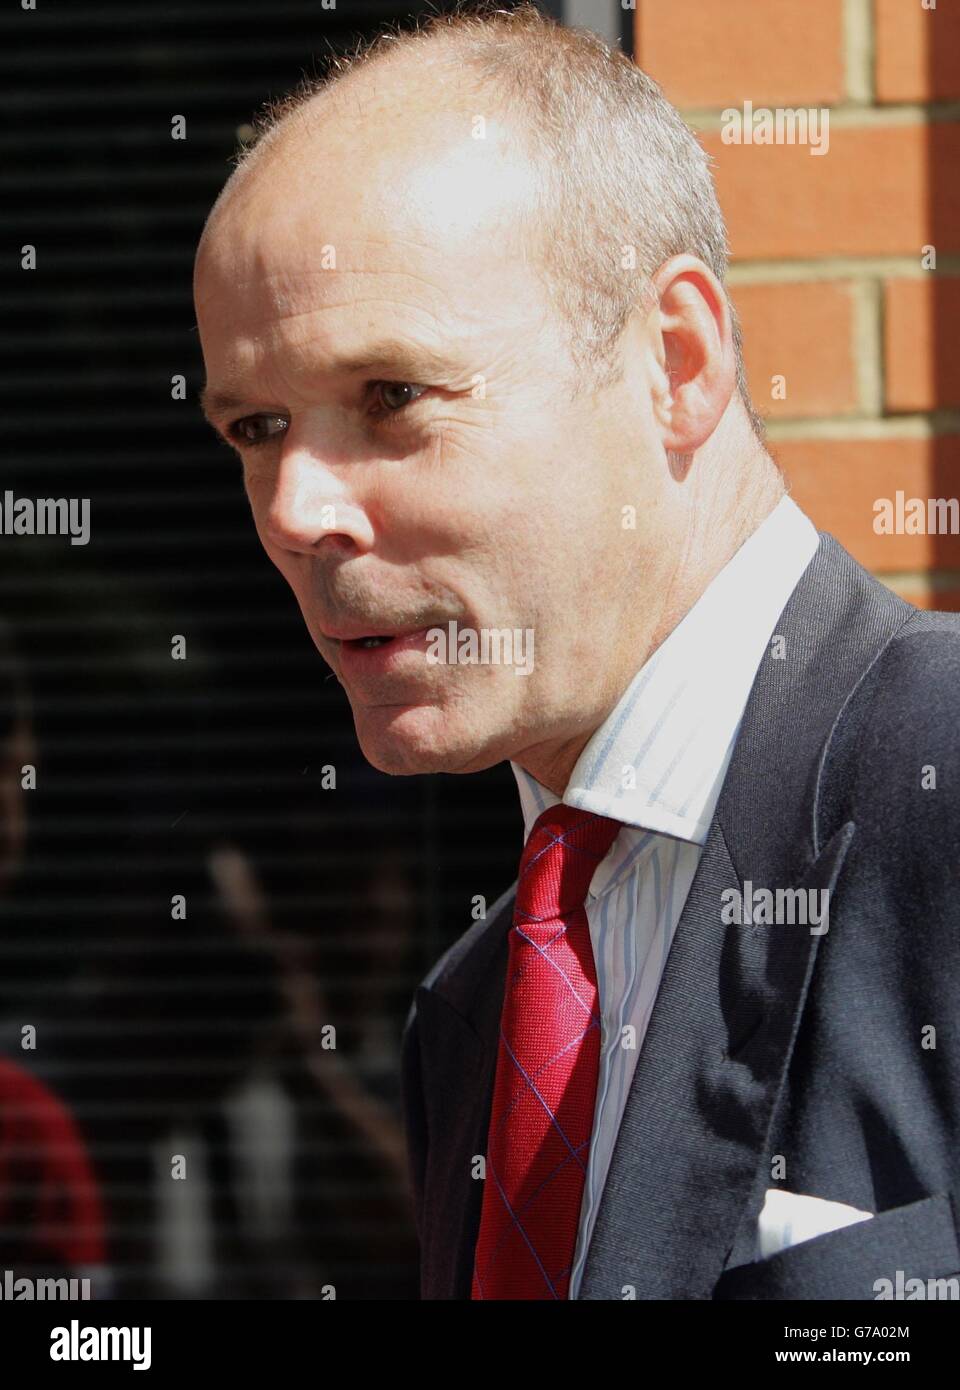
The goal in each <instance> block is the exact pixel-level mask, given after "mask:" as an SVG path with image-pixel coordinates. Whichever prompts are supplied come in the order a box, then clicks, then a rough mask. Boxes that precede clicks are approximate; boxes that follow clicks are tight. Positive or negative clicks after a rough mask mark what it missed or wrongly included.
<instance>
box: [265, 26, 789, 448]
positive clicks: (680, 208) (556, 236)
mask: <svg viewBox="0 0 960 1390" xmlns="http://www.w3.org/2000/svg"><path fill="white" fill-rule="evenodd" d="M402 55H406V56H408V57H412V58H414V59H416V58H417V56H418V55H422V56H428V55H429V56H434V55H436V56H438V57H443V56H449V57H450V58H452V59H453V60H454V61H455V62H456V64H457V65H458V68H459V69H460V70H461V71H463V70H466V71H467V72H468V73H469V74H471V75H472V76H473V77H475V78H476V79H478V80H479V83H480V85H481V86H482V87H484V88H485V89H487V90H489V91H490V92H491V93H492V95H493V96H494V98H495V99H498V100H499V102H500V105H501V107H502V108H503V109H504V110H505V111H506V113H507V114H508V115H509V114H511V113H513V114H515V115H517V116H518V117H519V120H518V123H517V129H518V133H519V135H520V137H521V139H522V140H523V141H524V143H525V146H526V148H527V150H528V152H529V154H530V156H531V158H532V160H533V163H534V167H536V168H537V169H538V170H539V171H540V172H541V175H542V178H541V187H540V188H539V189H538V195H539V196H538V197H537V198H536V199H535V200H534V202H533V203H532V204H531V205H530V206H529V207H527V208H526V209H524V210H523V211H522V212H521V214H520V219H521V222H522V223H524V224H525V225H526V226H528V227H529V235H530V236H531V237H533V238H534V240H533V242H532V243H531V245H533V246H537V247H538V248H539V254H538V259H539V264H540V267H541V270H542V273H543V276H544V282H545V285H546V288H547V290H548V293H549V294H550V296H551V300H552V302H553V303H554V305H555V307H556V309H557V311H558V313H559V315H560V321H561V322H562V323H565V324H566V325H567V328H568V342H569V351H570V356H571V360H572V362H573V363H574V364H575V365H576V367H577V369H578V370H579V371H581V372H582V373H584V376H585V379H586V380H585V384H586V385H587V386H588V387H589V389H593V390H597V389H600V388H602V387H603V386H605V385H608V384H610V383H612V382H613V381H615V380H616V379H618V376H619V365H618V361H617V354H616V345H617V343H618V341H619V339H620V336H621V334H622V332H623V329H624V327H625V326H626V324H627V321H628V319H629V317H630V315H631V313H632V311H633V310H634V309H635V308H636V307H637V306H638V305H639V304H640V303H642V302H643V299H644V296H645V295H646V294H648V293H649V290H650V276H651V275H652V274H653V272H654V271H656V269H657V268H658V267H659V266H660V265H662V264H663V262H664V261H666V260H668V259H669V258H670V257H671V256H675V255H679V254H681V253H685V252H686V253H690V254H691V255H694V256H697V257H698V258H699V259H700V260H702V261H703V262H704V263H705V264H706V265H707V266H709V268H710V269H711V270H712V271H713V273H714V275H715V276H716V277H717V279H718V280H719V281H720V283H721V284H722V285H723V284H724V281H725V275H726V268H727V260H728V256H729V247H728V244H727V233H726V227H725V225H724V220H723V215H722V213H721V211H720V205H719V203H718V201H717V195H716V190H715V188H714V184H713V178H712V175H711V170H710V157H709V156H708V154H707V153H706V151H705V150H704V149H703V147H702V145H701V144H700V143H699V141H698V140H697V138H696V136H695V135H694V134H693V132H692V131H691V130H690V129H689V127H688V126H687V125H686V123H685V122H684V120H683V118H682V117H681V116H680V114H679V112H678V111H677V110H676V108H675V107H674V106H672V105H671V103H670V102H669V101H668V100H667V99H666V97H665V96H664V95H663V92H662V91H661V89H660V87H659V86H658V84H657V83H656V82H655V81H654V80H653V79H652V78H651V77H649V76H648V75H647V74H646V73H645V72H643V71H642V70H641V69H640V68H639V67H638V66H637V65H636V63H634V62H633V61H632V60H631V59H630V58H628V57H627V55H626V54H625V53H623V52H622V51H621V50H620V49H619V48H613V47H611V46H610V45H609V44H607V43H605V42H604V40H603V39H601V38H600V37H599V35H597V34H595V33H593V32H592V31H590V30H587V29H580V28H571V27H568V26H565V25H563V24H561V23H559V22H558V21H557V20H555V19H553V18H551V17H550V16H549V15H546V14H544V13H543V12H542V11H540V10H539V9H538V8H537V7H536V5H535V4H532V3H529V0H525V3H521V4H519V5H518V6H517V7H516V8H514V9H504V8H502V7H497V5H496V0H480V3H470V4H469V5H466V6H460V7H458V8H457V9H455V10H453V11H450V12H448V13H446V14H433V15H429V16H426V17H419V18H418V19H417V20H416V21H415V22H414V25H413V27H412V28H409V29H404V30H400V29H399V28H398V29H383V30H381V31H380V32H378V33H377V34H376V35H375V36H374V37H373V38H372V39H370V40H366V41H364V40H360V41H359V42H358V43H357V45H356V48H355V49H354V51H353V52H350V53H347V54H335V55H333V56H332V58H331V61H330V65H329V69H328V71H327V72H326V74H325V75H324V76H322V77H319V78H310V79H305V80H304V81H303V82H302V83H301V84H300V86H299V87H298V88H297V89H296V90H295V91H294V92H292V93H290V94H289V95H288V96H285V97H282V98H280V99H279V100H275V101H272V102H270V103H268V104H267V105H266V107H265V108H264V110H263V111H262V112H261V113H260V115H259V116H258V117H257V118H256V120H255V123H254V137H255V138H254V141H253V142H251V143H250V144H249V145H248V146H247V148H246V149H245V150H244V151H242V152H241V155H240V157H239V160H238V168H239V167H241V166H242V165H243V164H245V163H246V162H248V160H249V159H250V157H251V155H252V154H253V153H254V152H255V151H259V152H260V153H262V152H264V149H265V147H266V146H268V145H269V144H270V143H271V142H272V138H273V137H275V136H277V135H278V134H279V131H280V127H281V125H283V124H284V123H285V122H286V120H287V118H288V117H290V116H291V115H293V113H294V112H297V111H299V110H300V108H301V107H303V106H304V105H305V104H306V103H307V102H308V101H310V100H311V99H312V98H313V97H316V96H319V95H320V93H322V92H325V91H329V90H330V89H331V88H332V87H333V86H334V85H335V84H336V83H338V82H340V81H342V80H343V79H344V78H346V77H347V76H349V75H350V74H351V73H354V72H357V71H359V70H360V69H362V68H366V67H368V66H369V65H371V64H372V63H376V62H382V61H384V60H389V59H390V58H393V57H395V56H402ZM728 305H729V310H730V316H731V320H732V330H733V342H734V350H735V354H736V363H737V387H738V390H739V394H740V397H741V399H742V401H743V404H744V407H745V409H746V412H747V415H748V418H749V420H750V424H751V427H752V428H753V431H754V433H755V434H756V436H757V438H758V439H759V440H760V441H761V442H762V441H763V439H764V434H765V431H764V426H763V422H762V420H761V419H760V417H759V415H758V414H757V412H756V410H755V408H754V406H753V404H752V402H751V399H750V394H749V391H748V388H747V381H746V372H745V368H744V362H743V347H742V335H741V330H740V323H739V319H738V317H737V313H736V310H735V308H734V306H733V304H732V303H731V302H730V300H729V295H728Z"/></svg>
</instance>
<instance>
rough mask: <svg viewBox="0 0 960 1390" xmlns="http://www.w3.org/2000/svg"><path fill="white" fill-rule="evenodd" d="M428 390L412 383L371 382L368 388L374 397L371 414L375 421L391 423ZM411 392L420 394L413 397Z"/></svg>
mask: <svg viewBox="0 0 960 1390" xmlns="http://www.w3.org/2000/svg"><path fill="white" fill-rule="evenodd" d="M427 389H428V388H427V387H426V386H417V385H416V384H415V383H414V382H411V381H371V382H370V385H369V387H368V390H369V392H370V394H371V395H372V397H373V405H372V406H371V408H370V414H371V415H372V416H373V417H374V419H375V420H388V421H389V419H390V418H392V417H393V416H396V415H399V414H400V413H401V412H402V411H403V410H404V409H405V408H406V407H407V406H408V405H413V404H414V402H415V401H418V400H419V399H420V396H422V395H423V394H424V392H425V391H426V390H427ZM410 392H417V393H418V394H417V395H413V396H411V395H410Z"/></svg>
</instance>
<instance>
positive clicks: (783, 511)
mask: <svg viewBox="0 0 960 1390" xmlns="http://www.w3.org/2000/svg"><path fill="white" fill-rule="evenodd" d="M818 542H819V538H818V535H817V531H816V528H815V527H814V525H813V523H812V522H811V521H810V520H809V518H808V517H807V516H806V515H805V514H804V513H803V512H802V511H801V510H800V509H799V507H798V506H797V505H796V503H795V502H794V501H793V500H792V499H791V498H790V497H789V496H784V497H782V498H781V499H780V501H779V502H778V503H777V505H776V507H775V508H774V509H773V511H772V512H771V513H770V515H769V516H768V517H767V518H766V520H765V521H764V522H762V524H761V525H760V526H759V527H758V528H757V530H756V531H754V532H753V534H752V535H751V536H750V537H749V538H748V539H747V540H746V541H745V542H744V544H743V545H742V546H741V547H740V549H739V550H738V551H737V552H736V554H735V555H734V556H733V557H732V558H731V559H730V560H729V561H728V562H727V564H726V565H725V566H724V568H723V569H722V570H721V571H720V572H719V573H718V574H717V575H716V576H715V577H714V579H713V580H712V581H711V583H710V584H709V585H708V586H707V588H706V589H705V590H704V592H703V593H702V594H701V596H700V598H699V599H698V600H697V602H696V603H695V604H694V605H693V607H692V608H691V609H690V611H689V612H688V613H687V614H686V616H685V617H684V618H683V619H682V620H681V622H680V623H678V624H677V626H676V627H675V628H674V630H673V631H672V632H671V633H670V634H669V636H668V637H667V638H666V639H665V640H664V641H663V642H662V643H661V645H660V646H659V647H658V648H657V650H656V651H655V652H654V653H653V655H652V656H651V657H650V658H649V660H648V661H646V662H645V663H644V664H643V666H642V667H641V668H640V670H639V671H638V672H637V674H636V675H635V676H634V678H633V680H632V681H631V682H630V685H629V686H628V687H627V689H626V691H625V692H624V694H623V696H622V698H621V699H620V701H619V703H618V704H617V705H616V707H615V708H614V709H613V710H612V711H611V713H610V714H609V716H608V717H607V719H605V720H604V722H603V724H601V726H600V728H599V729H597V731H596V733H595V734H594V735H593V737H592V738H591V739H590V741H589V743H588V744H587V745H586V747H585V748H584V750H583V752H582V754H581V755H580V758H579V759H578V761H577V763H576V766H575V767H574V769H573V772H572V773H571V775H570V781H569V782H568V784H567V787H566V790H565V791H564V794H563V801H564V802H565V803H566V804H567V805H568V806H579V807H581V808H582V809H583V810H586V811H594V812H596V813H597V815H601V816H610V817H612V818H613V819H615V820H619V821H622V822H623V829H622V830H621V831H620V832H619V834H618V835H617V838H616V840H614V842H613V846H612V848H611V849H610V852H609V854H608V855H607V856H606V858H605V859H604V860H603V862H602V863H601V864H599V865H598V867H597V869H596V872H595V873H594V875H593V878H592V880H591V883H590V889H589V892H588V894H587V898H586V904H585V905H586V909H587V920H588V922H589V925H590V937H591V941H592V943H593V954H594V959H595V961H596V966H597V984H598V989H599V996H600V1012H601V1018H602V1035H601V1037H602V1041H601V1054H600V1073H599V1078H598V1082H597V1099H596V1108H595V1111H594V1127H593V1135H592V1138H591V1143H590V1156H589V1162H588V1165H587V1177H586V1183H585V1185H584V1192H583V1202H582V1205H581V1208H580V1224H579V1229H578V1235H577V1246H576V1251H575V1254H574V1264H573V1270H572V1272H571V1277H570V1288H569V1297H570V1298H576V1296H577V1292H578V1290H579V1287H580V1280H581V1277H582V1274H583V1264H584V1259H585V1257H586V1252H587V1247H588V1245H589V1242H590V1237H591V1235H592V1232H593V1226H594V1222H595V1220H596V1214H597V1207H598V1205H599V1200H600V1194H601V1193H602V1191H603V1185H604V1182H605V1181H606V1176H607V1171H608V1169H609V1166H610V1159H611V1156H612V1153H613V1146H614V1142H615V1140H616V1137H617V1131H618V1130H619V1128H620V1121H621V1119H622V1118H623V1111H624V1107H625V1105H626V1101H627V1094H628V1092H629V1089H630V1083H631V1081H632V1079H633V1073H634V1069H635V1067H636V1062H637V1056H638V1054H639V1051H640V1048H641V1046H642V1044H643V1039H644V1036H645V1034H646V1030H647V1024H648V1023H649V1020H650V1014H651V1011H652V1009H653V1005H654V1001H655V999H656V996H657V990H658V989H659V986H660V979H661V976H662V974H663V968H664V965H665V964H666V959H667V955H668V953H669V950H670V946H671V943H672V941H673V934H674V931H675V930H676V926H677V922H678V921H679V920H680V914H681V912H682V911H683V906H684V903H685V902H686V898H687V894H688V892H689V890H690V885H691V883H692V881H693V876H694V873H695V871H696V868H697V864H698V863H699V860H700V855H701V853H702V851H703V845H704V843H705V841H706V838H707V831H708V829H709V826H710V821H711V819H712V817H713V812H714V808H715V807H716V804H717V800H718V798H719V795H720V788H721V786H722V785H723V779H724V777H725V775H726V771H727V767H728V766H729V763H730V758H731V755H732V753H733V748H734V744H735V743H736V739H737V734H738V732H739V729H740V721H741V719H742V717H743V711H744V708H745V706H746V703H747V698H748V696H749V694H750V689H751V686H752V685H753V681H754V677H755V676H756V673H757V669H758V667H759V665H760V662H761V661H762V660H763V659H764V656H765V654H767V653H768V652H769V653H770V655H771V657H774V656H776V655H777V652H776V650H775V648H774V647H773V645H772V644H773V639H774V638H775V636H776V622H777V619H778V617H779V616H780V614H781V613H782V611H783V609H784V607H785V606H786V603H787V600H788V599H789V597H790V594H791V593H792V592H793V589H794V588H795V586H796V584H797V581H798V580H799V578H800V576H801V574H802V573H803V571H804V570H805V569H806V567H807V565H808V564H809V562H810V560H811V559H812V558H813V554H814V551H815V550H816V548H817V545H818ZM787 655H788V654H787ZM510 766H511V767H512V768H513V771H514V775H515V777H516V779H517V786H518V789H519V792H520V804H521V808H522V811H523V821H524V840H526V838H527V836H528V835H529V834H530V831H531V829H532V828H533V824H534V822H535V821H536V819H537V817H538V816H539V815H540V813H541V812H542V811H544V810H546V808H547V807H548V806H553V805H555V804H556V803H557V802H558V801H559V800H560V798H559V797H557V796H555V795H554V794H553V793H552V792H551V791H549V790H548V789H547V788H546V787H544V786H542V785H541V784H540V783H539V782H538V781H537V780H536V779H535V778H534V777H531V776H530V774H529V773H528V772H525V771H524V769H523V768H522V767H520V766H519V765H518V764H517V763H514V762H511V764H510ZM628 1028H631V1029H632V1030H633V1033H632V1035H631V1034H628V1033H625V1030H626V1029H628ZM624 1037H627V1038H629V1039H630V1041H631V1042H632V1046H624V1045H622V1044H621V1040H622V1039H623V1038H624Z"/></svg>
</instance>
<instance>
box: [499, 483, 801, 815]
mask: <svg viewBox="0 0 960 1390" xmlns="http://www.w3.org/2000/svg"><path fill="white" fill-rule="evenodd" d="M785 493H786V485H785V483H784V481H783V478H782V476H781V475H780V473H779V472H778V471H776V470H775V468H774V467H773V465H772V464H771V468H770V470H769V471H768V470H764V475H763V476H762V477H761V478H760V479H754V480H752V482H751V485H750V491H749V497H748V498H744V499H743V501H744V502H745V503H746V505H742V506H739V505H738V506H736V507H734V508H732V509H729V510H728V511H727V516H726V522H725V524H723V525H722V526H721V527H720V529H719V531H718V530H717V529H716V527H713V528H712V529H711V526H710V523H709V519H708V518H709V508H706V507H702V506H701V507H698V508H697V510H696V511H694V512H692V513H691V522H692V524H691V526H690V527H689V528H688V530H687V534H686V536H685V537H684V539H683V542H682V545H681V548H680V554H679V560H678V564H677V567H676V569H675V570H674V577H673V581H672V583H671V584H670V586H669V588H668V591H667V593H666V595H665V598H664V602H663V604H662V605H661V609H660V613H659V616H658V619H657V622H656V624H655V625H654V627H653V628H652V629H651V631H650V633H649V634H648V637H647V640H646V643H645V649H644V651H643V654H642V657H641V659H640V661H639V663H635V666H634V669H633V670H631V671H629V672H628V673H627V674H626V677H625V679H624V680H623V681H622V682H621V685H622V688H621V689H619V690H618V691H617V693H616V696H615V698H614V699H613V700H612V701H611V702H610V705H609V709H608V710H607V711H606V713H605V714H604V715H603V718H601V719H600V720H599V722H594V723H593V724H592V726H591V727H589V728H587V729H585V730H583V731H580V732H578V733H577V734H575V735H573V736H571V737H568V738H565V739H561V740H557V741H553V742H550V741H548V742H544V743H542V744H539V745H537V746H535V747H532V748H529V749H527V750H525V751H524V752H523V753H518V754H515V755H514V758H513V761H514V762H515V763H517V765H518V766H519V767H522V768H523V769H524V771H526V772H528V773H529V774H530V776H531V777H535V778H536V779H537V781H538V782H539V783H540V785H541V786H543V787H546V788H547V789H548V790H549V791H551V792H553V794H554V796H558V797H562V796H563V793H564V791H565V790H566V788H567V785H568V784H569V781H570V775H571V773H572V772H573V769H574V767H575V766H576V764H577V760H578V758H579V757H580V754H581V753H582V752H583V750H584V748H586V746H587V744H588V743H589V742H590V739H591V738H592V737H593V735H594V734H595V733H596V731H597V729H598V728H600V726H601V724H602V723H603V719H605V718H606V717H607V715H609V713H610V711H611V710H613V709H614V708H615V706H616V704H617V702H618V701H619V700H620V698H621V697H622V695H623V693H624V691H625V690H626V688H627V686H628V685H629V684H630V681H631V680H633V678H634V676H635V675H636V672H637V671H638V670H640V669H641V668H642V667H643V666H644V665H645V664H646V662H647V661H649V659H650V657H651V656H652V655H653V654H654V652H655V651H656V650H657V648H658V647H660V646H661V644H662V643H663V642H665V641H666V639H667V638H668V637H669V635H670V633H671V632H672V631H673V630H674V628H675V627H677V625H678V624H679V623H680V622H681V621H682V620H683V618H685V617H686V615H687V613H689V611H690V609H691V608H693V606H694V604H695V603H696V602H697V600H698V599H699V598H700V596H701V595H702V594H703V593H704V592H705V591H706V589H707V588H708V587H709V585H710V584H711V583H712V582H713V580H714V579H715V578H716V576H717V575H718V574H719V573H720V571H721V570H722V569H723V568H724V566H725V565H727V564H728V563H729V562H730V560H732V559H733V557H734V555H735V554H736V553H737V551H738V550H739V549H740V547H741V546H742V545H743V543H744V542H745V541H746V540H748V539H749V537H750V536H752V535H753V533H754V531H756V530H757V528H758V527H759V526H760V525H762V523H763V522H764V521H765V520H766V519H767V517H768V516H769V515H770V513H771V512H772V511H773V509H774V508H775V507H776V506H777V504H778V502H779V501H780V499H781V498H782V497H783V496H784V494H785ZM707 541H709V544H705V542H707ZM701 546H702V547H703V548H702V549H701ZM693 556H698V559H699V563H698V564H697V565H696V568H695V569H691V567H690V565H689V563H685V562H688V561H689V560H690V559H691V557H693ZM705 556H707V557H708V558H706V559H705V558H704V557H705Z"/></svg>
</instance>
